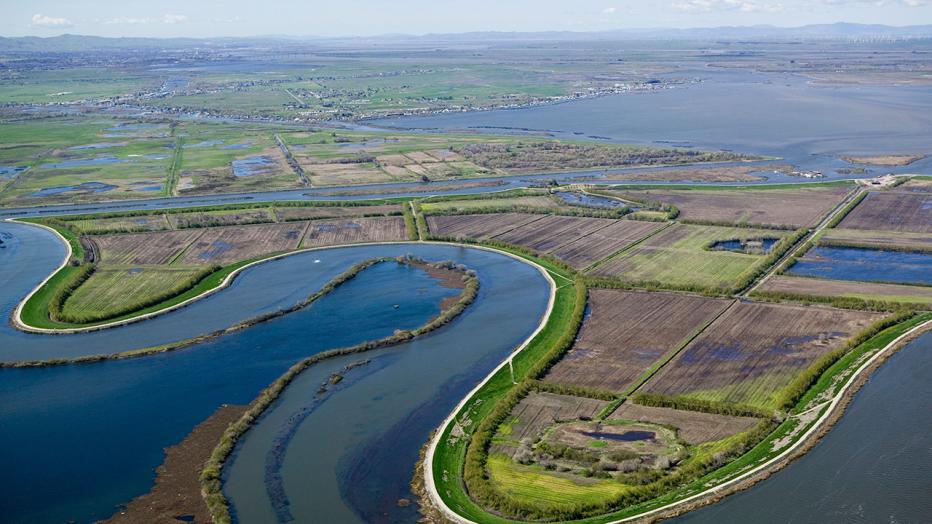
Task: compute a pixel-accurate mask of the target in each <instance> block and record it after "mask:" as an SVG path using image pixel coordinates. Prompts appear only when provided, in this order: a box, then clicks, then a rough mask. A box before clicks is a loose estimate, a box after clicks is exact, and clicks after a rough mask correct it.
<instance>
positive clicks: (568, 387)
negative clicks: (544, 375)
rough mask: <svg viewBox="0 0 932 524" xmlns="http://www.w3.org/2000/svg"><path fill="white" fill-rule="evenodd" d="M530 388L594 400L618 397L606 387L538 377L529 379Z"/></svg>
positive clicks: (610, 399)
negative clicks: (557, 382)
mask: <svg viewBox="0 0 932 524" xmlns="http://www.w3.org/2000/svg"><path fill="white" fill-rule="evenodd" d="M529 380H530V383H531V389H532V390H533V391H537V392H543V393H554V394H556V395H570V396H573V397H584V398H591V399H595V400H607V401H610V402H611V401H614V400H615V399H616V398H618V396H617V395H615V393H614V392H612V391H609V390H607V389H596V388H587V387H583V386H576V385H573V384H555V383H553V382H544V381H543V380H539V379H529Z"/></svg>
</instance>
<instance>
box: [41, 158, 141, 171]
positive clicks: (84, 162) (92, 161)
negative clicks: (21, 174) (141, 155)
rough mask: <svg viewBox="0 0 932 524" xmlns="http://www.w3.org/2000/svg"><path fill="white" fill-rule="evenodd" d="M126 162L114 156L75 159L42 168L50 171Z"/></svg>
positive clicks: (45, 165)
mask: <svg viewBox="0 0 932 524" xmlns="http://www.w3.org/2000/svg"><path fill="white" fill-rule="evenodd" d="M120 162H125V160H120V159H119V158H117V157H115V156H113V155H103V156H98V157H94V158H75V159H72V160H62V161H61V162H55V163H52V164H44V165H43V166H42V167H45V168H49V169H60V168H65V167H84V166H102V165H107V164H119V163H120Z"/></svg>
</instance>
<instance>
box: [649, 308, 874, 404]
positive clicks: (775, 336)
mask: <svg viewBox="0 0 932 524" xmlns="http://www.w3.org/2000/svg"><path fill="white" fill-rule="evenodd" d="M882 317H883V315H882V314H880V313H870V312H864V311H849V310H841V309H831V308H824V307H806V306H792V305H785V304H761V303H752V302H742V303H739V304H737V305H735V306H734V307H732V308H731V309H730V310H729V311H728V312H726V313H725V314H724V315H722V316H721V317H719V318H718V319H717V320H716V321H715V322H714V323H712V325H711V326H709V328H708V329H706V330H705V331H704V332H703V333H702V334H701V335H699V337H697V338H696V339H695V340H694V341H692V342H691V343H690V344H689V345H688V346H686V348H684V349H683V351H681V352H680V353H679V354H678V355H677V356H676V357H675V358H674V359H673V360H672V361H670V363H668V364H667V365H666V366H664V367H663V368H662V369H661V370H660V371H659V372H658V373H657V374H656V375H654V376H653V377H652V378H651V379H650V380H649V381H648V382H647V383H646V384H645V385H644V386H643V387H642V388H641V389H640V390H639V391H643V392H646V393H655V394H660V395H665V396H670V397H686V398H692V399H698V400H706V401H712V402H728V403H733V404H741V405H749V406H753V407H756V408H760V409H764V410H772V409H776V408H778V407H779V405H778V404H779V399H780V394H781V391H782V390H783V388H785V387H786V386H787V385H788V384H789V383H790V382H791V381H792V379H793V378H794V377H795V376H796V374H797V373H799V372H801V371H802V370H803V369H805V368H806V366H808V365H809V364H811V363H812V362H813V361H815V360H816V359H817V358H818V357H819V356H821V355H824V354H825V353H827V352H829V351H832V350H834V349H837V348H840V347H842V346H843V345H844V344H845V342H846V340H847V339H848V338H850V337H852V336H854V335H855V334H857V333H858V332H860V331H862V330H863V329H865V328H866V327H867V326H869V325H870V324H871V323H872V322H874V321H876V320H878V319H880V318H882Z"/></svg>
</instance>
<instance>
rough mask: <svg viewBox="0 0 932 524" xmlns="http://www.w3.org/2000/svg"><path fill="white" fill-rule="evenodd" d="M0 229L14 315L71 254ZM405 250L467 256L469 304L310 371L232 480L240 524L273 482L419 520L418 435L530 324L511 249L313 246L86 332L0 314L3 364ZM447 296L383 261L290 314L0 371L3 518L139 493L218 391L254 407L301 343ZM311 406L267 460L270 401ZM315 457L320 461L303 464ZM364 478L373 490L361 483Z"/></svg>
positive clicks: (418, 312) (217, 322)
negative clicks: (148, 352) (193, 340)
mask: <svg viewBox="0 0 932 524" xmlns="http://www.w3.org/2000/svg"><path fill="white" fill-rule="evenodd" d="M0 234H3V235H4V237H5V239H6V240H5V243H6V245H7V247H6V248H5V249H2V250H0V308H2V314H3V315H5V316H7V317H8V316H9V315H10V313H11V311H12V309H13V307H14V306H15V304H16V303H17V301H18V300H20V299H21V298H22V297H23V296H24V295H25V294H26V293H27V292H28V291H29V289H31V288H32V287H33V286H35V285H36V284H37V283H38V282H40V281H41V280H42V278H43V277H44V276H45V275H46V274H48V272H49V271H51V270H53V269H54V268H55V267H56V266H57V264H58V262H59V261H60V259H61V257H62V255H63V252H64V251H63V248H62V246H60V245H58V241H57V240H56V239H55V238H54V236H53V235H52V234H51V233H49V232H47V231H45V230H41V229H39V228H35V227H31V226H25V225H20V224H11V223H0ZM407 253H411V254H414V255H417V256H421V257H423V258H425V259H428V260H435V261H439V260H454V261H456V262H459V263H463V264H466V265H467V266H469V267H471V268H473V269H475V270H476V271H477V272H478V275H479V279H480V282H481V286H480V293H479V296H478V297H477V300H476V302H475V303H474V304H473V305H472V306H471V307H470V308H469V310H468V311H467V312H465V313H464V314H463V315H461V316H460V317H459V318H458V319H456V320H455V321H454V322H452V323H451V324H449V325H447V326H445V327H443V328H441V329H439V330H437V331H435V332H434V333H432V334H430V335H428V336H425V337H424V338H422V339H419V340H416V341H412V342H409V343H407V344H402V345H399V346H395V347H392V348H388V349H384V350H380V351H375V352H370V353H367V354H360V355H354V356H353V357H352V358H344V359H334V360H333V361H329V362H325V363H324V364H322V365H320V366H315V367H312V368H311V369H309V370H308V372H307V373H306V374H305V375H303V376H302V377H301V378H300V379H299V380H298V381H296V382H295V383H294V384H293V385H292V387H290V388H289V389H288V391H287V393H286V394H285V395H284V396H283V397H282V398H281V399H280V401H279V402H278V403H277V404H276V405H275V408H274V409H273V410H272V411H271V412H270V414H269V416H268V417H266V418H265V419H263V421H262V422H261V423H260V424H259V425H258V426H256V428H255V430H254V431H252V432H250V436H249V438H248V439H247V440H246V441H245V442H244V445H243V446H242V447H241V449H239V450H238V451H237V453H236V457H235V461H234V463H233V467H232V468H231V469H230V470H229V473H228V475H227V478H226V481H227V486H228V493H229V494H230V495H231V497H232V501H233V504H234V507H235V509H236V510H237V511H238V512H240V511H241V510H242V511H246V510H248V511H249V512H255V513H256V514H258V515H261V516H260V517H256V518H255V519H254V518H252V515H253V513H245V515H248V516H249V518H244V519H243V520H242V521H243V522H274V521H275V519H274V518H272V517H270V515H271V511H272V510H271V508H272V506H271V502H270V501H269V500H268V499H267V498H265V494H266V493H267V491H268V490H267V489H266V484H268V485H283V487H284V490H283V493H284V494H285V495H286V496H287V500H290V501H291V506H290V511H291V513H292V514H293V515H294V517H295V518H296V519H297V520H299V521H304V522H307V521H308V520H311V516H312V515H321V514H322V513H321V512H325V513H327V514H332V515H339V516H340V517H339V518H340V520H341V521H349V520H353V519H360V518H362V517H360V516H363V515H366V516H368V515H389V516H388V517H386V518H390V519H391V520H398V519H401V520H414V511H415V510H414V508H407V509H406V508H399V507H398V506H397V501H398V500H399V499H401V498H408V499H410V498H412V496H411V494H410V491H409V490H408V487H407V485H408V482H409V481H410V478H411V473H412V467H413V465H414V462H415V460H416V458H417V453H418V449H419V448H420V446H421V444H422V443H423V442H425V441H426V440H427V437H428V433H429V431H430V430H431V429H432V428H434V427H435V426H437V425H438V424H439V423H440V421H441V420H443V419H444V418H445V417H446V415H447V413H449V411H450V410H451V409H453V407H454V406H455V405H456V403H457V402H459V400H460V398H462V396H464V395H465V394H466V392H467V391H469V390H470V389H471V388H472V387H473V386H474V385H475V383H477V382H478V381H479V380H481V378H482V377H483V376H485V375H486V374H487V373H488V372H489V371H491V370H492V369H493V368H494V367H495V366H496V365H497V364H498V363H499V362H500V361H501V360H502V359H503V358H504V357H505V356H506V355H507V354H508V353H509V352H510V351H511V350H512V349H513V348H514V347H516V346H517V345H518V344H520V343H521V341H523V340H524V339H525V338H526V337H527V336H528V335H529V334H530V333H531V332H532V331H533V330H534V329H535V328H536V327H537V325H538V323H539V322H540V319H541V317H542V315H543V314H544V311H545V309H546V306H547V297H548V295H549V289H550V286H549V283H548V281H547V280H546V279H545V278H544V277H543V276H542V275H541V274H540V273H539V272H538V271H537V269H535V268H533V267H531V266H529V265H527V264H525V263H522V262H519V261H517V260H515V259H513V258H511V257H508V256H505V255H502V254H499V253H495V252H490V251H485V250H480V249H476V248H465V247H458V246H449V245H430V244H420V245H418V244H398V245H383V246H357V247H346V248H334V249H326V250H319V251H311V252H306V253H302V254H297V255H293V256H290V257H286V258H283V259H281V260H277V261H273V262H269V263H266V264H262V265H259V266H255V267H253V268H251V269H248V270H246V271H244V272H243V273H242V274H241V275H240V276H239V277H238V278H237V279H236V280H235V281H234V284H233V285H231V286H230V287H229V288H227V289H225V290H223V291H221V292H219V293H216V294H214V295H212V296H210V297H207V298H205V299H203V300H201V301H199V302H197V303H195V304H193V305H191V306H190V307H188V308H185V309H184V310H180V311H176V312H172V313H167V314H165V315H162V316H160V317H157V318H156V319H153V320H151V321H146V322H141V323H137V324H131V325H129V326H125V327H121V328H115V329H109V330H104V331H99V332H95V333H90V334H81V335H33V334H24V333H20V332H17V331H16V330H15V329H14V328H12V327H11V326H10V325H9V324H5V325H3V327H0V360H3V361H14V360H22V359H39V358H53V357H61V356H79V355H87V354H99V353H113V352H116V351H120V350H124V349H129V348H133V347H146V346H149V345H152V344H154V343H155V344H158V343H164V342H169V341H172V340H179V339H184V338H187V337H189V336H191V335H194V334H197V333H204V332H210V331H212V330H213V329H215V328H217V327H222V326H229V325H232V324H235V323H236V322H238V321H240V320H244V319H246V318H250V317H252V316H254V315H256V314H259V313H262V312H266V311H275V310H277V309H280V308H282V307H284V306H288V305H291V304H294V303H295V302H297V301H298V300H300V299H301V298H304V297H306V296H307V295H310V294H311V293H313V292H314V291H315V290H317V289H319V288H320V287H321V286H322V285H323V284H324V283H326V282H327V281H329V280H330V279H332V278H333V277H334V276H336V275H337V274H339V273H341V272H342V271H344V270H345V269H347V268H348V267H349V266H351V265H352V264H353V263H356V262H359V261H362V260H366V259H370V258H373V257H377V256H398V255H403V254H407ZM453 293H455V291H453V290H450V289H447V288H443V287H440V286H438V285H437V282H436V281H435V279H433V278H432V277H430V276H428V275H427V274H426V273H424V272H423V271H420V270H414V269H409V268H406V267H403V266H399V265H397V264H394V263H389V264H383V265H380V266H377V267H375V268H372V269H369V270H366V271H365V272H363V273H362V274H360V275H359V276H358V277H357V278H355V279H353V280H351V281H350V282H348V283H347V284H345V285H343V286H341V287H339V288H338V289H337V290H335V291H334V292H333V293H331V294H329V295H327V296H326V297H324V298H323V299H321V300H320V301H318V302H316V303H315V304H313V305H312V306H310V307H308V308H305V309H303V310H301V311H299V312H295V313H292V314H289V315H286V316H284V317H281V318H278V319H275V320H273V321H270V322H266V323H263V324H259V325H257V326H253V327H251V328H249V329H246V330H243V331H240V332H237V333H234V334H230V335H226V336H223V337H220V338H217V339H214V340H212V341H210V342H206V343H203V344H198V345H196V346H193V347H190V348H188V349H185V350H180V351H175V352H171V353H166V354H161V355H156V356H149V357H142V358H137V359H130V360H119V361H109V362H101V363H95V364H86V365H73V366H58V367H49V368H34V369H2V370H0V449H3V450H5V451H4V453H3V454H2V456H3V464H2V466H3V467H2V468H0V488H2V490H3V494H4V495H3V497H0V515H2V519H0V520H2V521H3V522H4V523H26V522H30V523H31V522H67V521H75V522H91V521H94V520H97V519H100V518H105V517H107V516H109V515H110V514H112V513H113V512H114V510H115V509H116V508H117V506H118V505H119V504H121V503H125V502H127V501H129V500H130V499H131V498H133V497H135V496H137V495H141V494H143V493H145V492H146V491H148V489H149V487H150V486H151V485H152V482H153V480H154V477H155V475H154V468H155V467H156V466H158V465H159V464H160V463H161V462H162V460H163V449H164V448H166V447H168V446H171V445H173V444H176V443H178V442H179V441H181V440H182V439H183V438H184V436H185V435H186V434H187V433H188V432H190V430H191V429H192V428H193V427H194V426H195V425H196V424H197V423H199V422H200V421H202V420H204V419H205V418H207V417H208V416H209V415H210V414H211V413H212V412H213V411H214V410H216V409H217V408H218V407H219V406H220V405H222V404H246V403H248V402H249V401H250V400H252V399H253V398H254V397H255V396H256V395H257V394H258V392H259V391H260V390H261V389H262V388H263V387H265V386H266V385H268V384H269V383H270V382H272V381H273V380H274V379H275V378H277V377H278V376H279V375H281V374H282V373H283V372H284V371H285V370H286V369H287V368H288V367H290V366H291V365H292V364H293V363H294V362H296V361H297V360H299V359H301V358H302V357H305V356H309V355H313V354H315V353H318V352H320V351H324V350H327V349H332V348H338V347H344V346H348V345H352V344H356V343H359V342H362V341H365V340H371V339H376V338H381V337H384V336H387V335H390V334H391V333H392V332H393V331H394V330H395V329H411V328H414V327H417V326H419V325H422V324H424V323H425V322H426V321H427V320H428V319H429V318H431V317H432V316H433V315H436V313H437V312H438V311H439V303H440V301H441V300H442V299H443V298H444V297H446V296H450V295H451V294H453ZM396 306H397V307H396ZM493 325H494V326H495V328H494V329H489V326H493ZM364 358H368V359H371V363H370V364H368V365H366V366H362V367H359V368H357V369H356V370H354V371H352V372H350V373H347V379H346V380H345V381H344V382H345V384H343V383H341V385H340V387H339V388H336V389H335V390H334V392H333V393H332V394H331V395H330V396H329V397H328V398H326V399H325V400H326V402H324V403H322V404H321V402H320V400H321V399H315V398H314V394H315V393H316V391H317V387H319V385H320V382H322V381H323V380H324V379H325V378H326V377H327V376H329V373H330V370H332V369H337V370H338V369H340V368H342V367H343V366H345V365H346V364H347V363H349V362H355V361H359V360H361V359H364ZM321 377H323V378H321ZM318 404H320V405H319V406H318V407H317V409H316V410H314V412H312V413H309V416H306V417H305V418H304V419H302V420H301V421H300V423H295V422H292V424H291V426H290V427H289V428H288V429H289V430H290V431H293V432H295V433H294V435H293V436H292V438H290V439H289V442H290V443H291V445H288V446H287V447H286V448H285V452H286V454H285V455H284V456H283V457H279V458H277V459H276V460H275V461H271V462H270V460H267V458H266V457H265V452H266V451H267V449H261V446H262V442H263V440H262V439H264V438H266V436H267V435H269V434H272V435H273V436H274V435H278V434H279V433H281V429H282V428H281V421H280V419H279V417H280V415H282V414H285V416H287V415H289V414H290V413H291V412H292V411H294V410H295V409H301V408H302V407H308V406H317V405H318ZM320 441H322V442H320ZM376 443H384V444H385V445H384V446H377V445H375V444H376ZM257 446H259V447H260V448H257ZM318 452H323V454H324V455H326V456H324V457H321V456H316V455H319V454H320V453H318ZM308 455H311V456H312V458H313V460H318V461H324V460H326V461H330V462H329V464H327V465H318V466H317V467H315V469H306V468H305V467H304V466H303V465H302V464H303V461H304V460H307V457H308ZM257 461H258V462H257ZM318 467H319V468H320V469H316V468H318ZM366 468H371V469H369V470H367V469H366ZM256 471H258V475H256ZM266 471H269V472H271V473H276V472H278V471H280V472H281V474H282V477H283V480H282V482H281V483H278V484H276V483H274V482H270V483H266V482H265V480H264V479H265V477H264V475H265V473H264V472H266ZM311 480H313V483H314V484H313V486H314V488H313V489H312V490H309V486H310V484H309V482H310V481H311ZM363 486H365V487H366V488H362V487H363ZM244 489H245V490H246V491H245V492H244V491H243V490H244ZM359 489H370V490H374V491H375V492H377V493H378V494H379V496H378V497H374V496H367V497H359V496H358V495H359V494H360V493H361V492H360V491H358V490H359ZM241 501H245V503H244V504H243V503H241ZM309 503H313V504H314V506H308V504H309ZM263 504H264V506H263ZM276 504H277V505H278V506H281V505H282V504H283V502H282V501H281V500H276ZM321 505H323V507H322V506H321ZM243 508H245V509H243ZM365 520H371V519H370V518H368V517H365Z"/></svg>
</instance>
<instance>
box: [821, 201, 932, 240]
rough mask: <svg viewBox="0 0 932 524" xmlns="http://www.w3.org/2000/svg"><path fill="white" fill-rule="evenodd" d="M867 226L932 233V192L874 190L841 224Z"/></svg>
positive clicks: (855, 226)
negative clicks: (931, 193) (930, 193)
mask: <svg viewBox="0 0 932 524" xmlns="http://www.w3.org/2000/svg"><path fill="white" fill-rule="evenodd" d="M838 227H839V228H842V229H867V230H873V231H878V230H883V231H896V232H912V233H932V195H929V194H924V193H906V192H897V191H891V192H871V193H870V194H868V195H867V198H865V199H864V200H863V201H861V203H860V204H858V205H857V206H856V207H855V208H854V209H853V210H851V212H850V213H848V215H847V216H846V217H845V219H844V220H842V221H841V223H840V224H839V225H838Z"/></svg>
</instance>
